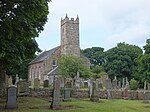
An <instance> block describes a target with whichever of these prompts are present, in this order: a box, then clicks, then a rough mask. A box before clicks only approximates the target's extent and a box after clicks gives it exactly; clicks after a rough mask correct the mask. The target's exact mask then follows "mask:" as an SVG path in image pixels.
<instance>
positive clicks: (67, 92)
mask: <svg viewBox="0 0 150 112" xmlns="http://www.w3.org/2000/svg"><path fill="white" fill-rule="evenodd" d="M70 94H71V89H70V88H65V89H64V99H63V101H65V102H67V101H71V99H70Z"/></svg>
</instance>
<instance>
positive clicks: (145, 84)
mask: <svg viewBox="0 0 150 112" xmlns="http://www.w3.org/2000/svg"><path fill="white" fill-rule="evenodd" d="M146 89H147V87H146V81H145V82H144V90H146Z"/></svg>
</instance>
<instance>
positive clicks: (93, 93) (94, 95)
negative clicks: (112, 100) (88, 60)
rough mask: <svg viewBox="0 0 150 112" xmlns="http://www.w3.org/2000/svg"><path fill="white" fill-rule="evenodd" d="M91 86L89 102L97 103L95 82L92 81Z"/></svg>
mask: <svg viewBox="0 0 150 112" xmlns="http://www.w3.org/2000/svg"><path fill="white" fill-rule="evenodd" d="M92 86H93V88H92V95H91V98H90V100H91V101H93V102H98V101H99V98H98V94H97V90H96V82H95V81H93V83H92Z"/></svg>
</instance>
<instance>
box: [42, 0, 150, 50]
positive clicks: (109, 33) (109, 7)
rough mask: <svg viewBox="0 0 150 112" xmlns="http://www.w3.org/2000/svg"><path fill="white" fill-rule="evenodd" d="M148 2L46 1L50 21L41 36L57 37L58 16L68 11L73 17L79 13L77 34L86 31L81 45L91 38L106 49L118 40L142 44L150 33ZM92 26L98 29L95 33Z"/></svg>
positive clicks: (131, 0) (149, 1)
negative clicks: (48, 2)
mask: <svg viewBox="0 0 150 112" xmlns="http://www.w3.org/2000/svg"><path fill="white" fill-rule="evenodd" d="M149 4H150V0H62V1H61V0H53V1H52V2H51V3H50V4H49V7H50V15H49V22H48V23H47V25H46V26H45V31H44V32H43V33H42V34H41V35H40V36H41V37H42V36H44V37H46V35H47V39H52V38H53V39H56V38H60V35H59V34H60V32H59V29H60V19H61V17H63V18H64V17H65V15H66V13H67V14H68V16H69V17H74V18H76V16H77V14H78V15H79V18H80V34H81V35H86V37H81V38H82V39H81V40H82V42H83V44H82V43H81V47H82V48H86V47H89V46H88V45H90V46H91V41H92V43H93V46H96V45H103V46H104V47H107V49H108V48H110V47H114V46H115V45H116V44H117V43H118V42H127V43H131V44H136V45H143V44H145V41H146V39H147V38H148V37H149V35H150V13H149V12H150V7H149ZM93 29H94V30H97V31H95V32H99V33H96V35H97V36H95V32H93ZM102 29H103V31H101V30H102ZM56 34H57V35H56ZM87 34H89V36H88V35H87ZM91 35H93V36H92V37H91ZM54 36H58V37H54ZM87 38H88V39H87ZM84 41H86V42H84ZM47 42H48V41H47ZM57 42H58V40H57ZM98 42H99V43H98ZM49 43H50V42H49ZM94 43H95V44H94ZM39 44H40V41H39ZM45 44H46V43H45ZM55 44H56V45H59V43H55ZM51 45H52V46H56V45H54V43H52V44H51Z"/></svg>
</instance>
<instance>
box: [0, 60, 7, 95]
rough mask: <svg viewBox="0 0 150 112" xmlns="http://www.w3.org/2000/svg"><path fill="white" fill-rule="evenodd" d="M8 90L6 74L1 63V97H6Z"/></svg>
mask: <svg viewBox="0 0 150 112" xmlns="http://www.w3.org/2000/svg"><path fill="white" fill-rule="evenodd" d="M6 88H7V83H6V73H5V70H4V68H3V65H2V63H0V97H2V96H5V95H6Z"/></svg>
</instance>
